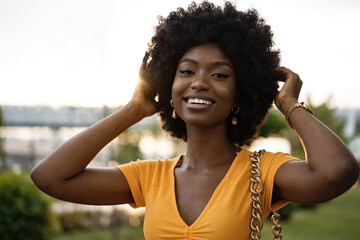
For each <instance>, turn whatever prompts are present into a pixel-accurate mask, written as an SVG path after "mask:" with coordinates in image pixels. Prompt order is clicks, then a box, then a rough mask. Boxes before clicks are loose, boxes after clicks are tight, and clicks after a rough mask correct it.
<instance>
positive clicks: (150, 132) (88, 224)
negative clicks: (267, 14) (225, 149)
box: [0, 103, 360, 240]
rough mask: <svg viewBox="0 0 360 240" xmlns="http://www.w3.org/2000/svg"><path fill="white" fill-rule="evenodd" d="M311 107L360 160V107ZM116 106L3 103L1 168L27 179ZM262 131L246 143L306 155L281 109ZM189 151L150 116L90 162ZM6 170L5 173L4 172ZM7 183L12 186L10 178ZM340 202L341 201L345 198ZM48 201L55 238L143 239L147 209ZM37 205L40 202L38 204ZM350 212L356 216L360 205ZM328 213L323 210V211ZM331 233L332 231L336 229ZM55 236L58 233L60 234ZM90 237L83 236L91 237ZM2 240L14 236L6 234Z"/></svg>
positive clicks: (107, 162) (98, 163)
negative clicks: (78, 233) (103, 233)
mask: <svg viewBox="0 0 360 240" xmlns="http://www.w3.org/2000/svg"><path fill="white" fill-rule="evenodd" d="M311 107H312V108H313V109H314V111H315V112H316V113H317V114H318V116H317V117H318V118H319V119H320V120H321V121H323V122H324V123H325V124H326V125H327V126H329V127H330V128H331V129H332V130H333V131H334V132H335V133H336V134H337V135H339V136H340V137H341V138H342V139H343V140H344V141H345V143H346V144H347V145H348V146H349V148H350V149H351V150H352V152H353V153H354V155H355V156H356V158H357V160H358V161H359V163H360V109H331V108H329V107H328V105H327V104H326V103H324V104H322V105H320V106H311ZM114 111H116V109H115V108H109V107H106V106H104V107H99V108H88V107H73V106H64V107H59V108H53V107H50V106H9V105H3V106H0V173H6V172H15V173H16V174H21V173H25V175H26V178H29V171H30V170H31V169H32V168H33V166H34V165H35V164H36V163H38V162H39V161H41V160H42V159H43V158H44V157H45V156H46V155H47V154H49V153H50V152H51V151H52V150H54V149H55V148H56V147H57V146H59V145H60V144H61V143H63V142H64V141H66V140H67V139H69V138H71V137H72V136H74V135H75V134H77V133H78V132H80V131H82V130H83V129H85V128H86V127H88V126H90V125H92V124H94V123H96V122H97V121H99V120H101V119H103V118H104V117H106V116H108V115H109V114H111V113H112V112H114ZM274 119H275V121H274ZM259 135H260V136H259V137H258V138H257V139H255V140H254V141H253V142H252V143H251V145H250V146H248V148H250V149H251V150H257V149H259V148H265V149H266V150H267V151H283V152H290V153H291V154H293V155H294V156H296V157H299V158H302V157H303V155H302V154H303V153H301V152H302V147H301V144H300V143H299V140H298V138H297V137H296V134H294V131H292V130H291V129H290V128H289V127H288V125H287V123H286V121H285V120H284V117H283V116H282V114H281V113H280V112H279V111H277V110H272V111H270V114H269V117H268V120H267V121H265V123H264V124H263V126H262V127H261V129H260V132H259ZM185 151H186V145H185V144H184V143H183V142H182V141H179V140H175V139H172V138H171V137H170V136H168V134H164V132H163V131H162V129H161V127H160V124H159V120H158V119H157V116H152V117H148V118H145V119H143V120H142V121H140V122H138V123H137V124H135V125H134V126H132V127H131V128H129V129H128V130H126V131H125V132H124V133H123V134H121V135H119V136H118V137H117V138H116V139H114V140H113V141H112V142H111V143H110V144H108V145H107V146H106V147H105V148H104V149H103V150H101V151H100V152H99V154H98V155H97V156H96V157H95V159H94V160H93V161H92V162H91V163H90V165H91V166H100V167H104V166H116V165H118V164H122V163H127V162H130V161H135V160H136V159H155V158H165V157H169V158H171V157H174V156H176V155H178V154H180V153H183V152H185ZM4 170H5V171H4ZM5 175H6V174H5ZM5 175H4V174H3V176H5ZM1 181H3V182H4V178H2V180H1V175H0V185H1ZM11 181H14V180H11ZM8 184H9V186H10V187H11V186H12V185H11V183H8ZM30 184H32V183H30ZM21 185H25V182H24V183H20V184H18V186H17V187H20V188H21ZM4 186H5V185H3V189H2V187H1V186H0V191H2V190H3V191H6V187H4ZM31 187H32V188H33V190H32V191H36V192H40V191H39V190H37V189H36V188H35V186H33V184H32V186H31V185H28V188H29V189H30V188H31ZM34 189H35V190H34ZM11 191H13V190H11ZM41 194H42V193H41ZM26 195H29V193H25V194H24V196H23V197H25V198H26ZM42 195H44V194H42ZM359 197H360V194H359V192H358V188H356V189H355V190H354V191H350V193H349V194H347V195H346V196H345V199H346V201H348V203H346V204H355V205H356V203H355V202H357V200H356V199H357V198H359ZM9 198H10V199H11V200H12V199H15V198H18V195H14V196H12V197H9ZM0 205H1V199H0ZM15 205H16V204H15ZM337 205H341V202H339V203H337ZM337 205H336V206H337ZM355 205H354V206H355ZM49 206H50V207H49V208H50V209H51V212H52V214H53V215H54V216H56V217H55V218H53V220H51V221H50V222H51V223H52V224H53V225H54V222H58V224H59V226H60V227H58V230H56V232H57V234H58V235H55V239H56V240H57V239H62V238H61V234H66V233H67V234H70V233H74V232H76V231H77V230H82V231H85V232H89V233H91V234H94V233H98V234H100V232H101V231H102V230H101V229H108V230H107V234H111V235H106V237H99V238H96V237H95V238H91V239H110V238H111V239H143V235H142V224H143V221H144V214H145V210H144V208H139V209H132V208H131V207H130V206H128V205H117V206H86V205H80V204H73V203H67V202H63V201H58V200H55V199H52V200H51V201H50V204H49ZM289 206H290V208H288V209H285V208H284V209H285V210H283V209H282V210H283V213H282V216H283V217H284V215H285V216H287V217H285V220H286V218H289V216H290V213H292V212H294V209H299V206H297V205H294V204H290V205H289ZM294 206H295V207H294ZM336 206H335V207H336ZM34 208H37V206H35V205H34ZM289 209H290V210H289ZM24 211H25V210H24ZM24 211H23V212H24ZM26 211H27V210H26ZM26 211H25V212H26ZM352 211H353V212H354V214H355V215H356V214H357V213H356V212H358V211H359V210H356V209H354V210H352ZM284 213H285V214H284ZM326 214H327V213H326V212H325V213H324V215H326ZM326 216H327V215H326ZM7 218H8V219H10V220H9V221H10V223H11V224H13V223H15V222H17V220H14V219H18V218H19V216H18V213H17V214H15V215H14V218H11V217H7ZM23 218H24V217H23ZM33 218H34V217H33ZM11 219H12V220H11ZM54 219H55V220H54ZM2 220H4V219H2ZM2 220H1V219H0V227H1V225H2V224H4V225H6V226H5V232H6V231H8V232H10V229H9V226H11V225H9V224H5V223H4V221H3V222H2ZM26 224H28V225H25V226H27V227H30V228H33V226H31V220H30V222H28V223H26ZM289 224H290V223H289ZM324 224H325V223H324ZM7 228H8V230H7ZM23 228H25V227H23ZM52 228H54V226H53V227H52ZM55 228H56V227H55ZM327 231H328V230H327ZM269 232H270V231H269ZM348 232H349V234H350V235H351V234H352V235H354V234H357V233H356V231H348ZM59 234H60V235H59ZM84 234H86V233H84ZM296 234H297V233H296ZM329 234H332V235H333V234H334V233H329ZM0 235H1V234H0ZM56 236H60V237H58V238H56ZM66 236H68V235H66ZM86 236H87V235H83V237H85V238H87V237H86ZM124 236H125V237H124ZM4 239H13V238H11V237H10V238H6V237H5V238H4ZM65 239H68V238H67V237H66V238H65ZM71 239H73V238H71ZM74 239H76V238H74ZM318 239H319V238H318ZM324 239H325V238H324ZM334 239H335V238H334ZM343 239H346V238H343Z"/></svg>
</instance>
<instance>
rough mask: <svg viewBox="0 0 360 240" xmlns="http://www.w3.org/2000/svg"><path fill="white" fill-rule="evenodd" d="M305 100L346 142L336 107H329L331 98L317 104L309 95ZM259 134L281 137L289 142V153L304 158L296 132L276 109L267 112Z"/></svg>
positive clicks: (316, 115)
mask: <svg viewBox="0 0 360 240" xmlns="http://www.w3.org/2000/svg"><path fill="white" fill-rule="evenodd" d="M307 102H308V105H309V106H310V108H311V109H312V110H313V111H314V115H315V117H316V118H317V119H319V120H320V121H321V122H323V123H324V124H325V125H326V126H327V127H328V128H330V129H331V130H332V131H333V132H334V133H335V134H336V135H338V136H339V137H340V138H341V139H342V140H343V141H344V142H345V143H347V142H348V139H346V138H345V137H344V134H343V130H344V127H345V123H344V122H342V121H340V120H339V119H338V118H336V115H335V113H336V108H332V107H330V105H331V98H328V99H327V100H326V101H325V102H323V103H321V104H320V105H317V106H315V105H314V104H313V103H312V101H311V98H310V97H308V98H307ZM259 136H262V137H268V136H278V137H283V138H285V139H287V140H289V142H290V145H291V154H292V155H293V156H294V157H297V158H299V159H305V153H304V150H303V147H302V144H301V142H300V140H299V138H298V136H297V134H296V132H295V131H294V130H292V129H291V128H290V127H289V126H288V124H287V122H286V120H285V117H284V116H283V114H282V113H281V112H280V111H279V110H278V109H272V110H271V111H270V112H269V115H268V117H267V119H266V120H265V122H264V123H263V125H262V126H261V127H260V130H259Z"/></svg>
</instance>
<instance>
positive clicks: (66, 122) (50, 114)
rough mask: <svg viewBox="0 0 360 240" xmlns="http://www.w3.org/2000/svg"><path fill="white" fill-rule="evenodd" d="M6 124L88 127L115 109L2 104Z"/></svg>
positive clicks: (16, 125)
mask: <svg viewBox="0 0 360 240" xmlns="http://www.w3.org/2000/svg"><path fill="white" fill-rule="evenodd" d="M1 109H2V116H3V120H4V125H5V126H7V127H50V128H53V129H56V128H60V127H87V126H90V125H92V124H94V123H96V122H97V121H99V120H101V119H103V118H104V117H105V116H107V115H109V114H110V113H112V112H113V111H114V110H115V109H114V108H108V107H102V108H84V107H71V106H65V107H60V108H58V109H56V108H52V107H49V106H1Z"/></svg>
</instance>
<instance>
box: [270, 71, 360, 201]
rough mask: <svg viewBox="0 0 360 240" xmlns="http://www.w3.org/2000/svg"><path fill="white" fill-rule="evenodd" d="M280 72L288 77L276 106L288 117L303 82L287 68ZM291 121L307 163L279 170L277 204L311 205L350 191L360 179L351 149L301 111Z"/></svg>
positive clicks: (289, 164) (293, 162)
mask: <svg viewBox="0 0 360 240" xmlns="http://www.w3.org/2000/svg"><path fill="white" fill-rule="evenodd" d="M277 71H279V72H280V73H283V74H285V75H286V80H285V84H284V86H283V88H282V89H281V91H280V92H279V94H278V96H277V98H276V99H275V104H276V106H277V107H278V108H279V110H280V111H281V112H282V113H283V114H284V115H286V114H287V112H288V110H289V109H290V108H291V107H292V106H293V105H294V104H295V103H297V102H298V96H299V93H300V89H301V86H302V81H301V80H300V78H299V76H298V75H297V74H295V73H294V72H292V71H290V70H289V69H287V68H283V67H279V68H277ZM289 120H290V122H291V125H292V127H293V128H294V130H295V131H296V132H297V134H298V136H299V138H300V140H301V142H302V145H303V148H304V151H305V155H306V161H290V162H287V163H285V164H283V165H282V166H281V167H280V168H279V169H278V171H277V173H276V176H275V188H274V191H275V192H274V196H277V197H276V198H277V199H275V200H279V199H284V200H290V201H293V202H298V203H304V204H312V203H319V202H324V201H327V200H330V199H332V198H334V197H336V196H338V195H340V194H342V193H343V192H345V191H346V190H348V189H349V188H350V187H351V186H352V185H353V184H354V183H355V181H356V180H357V179H358V176H359V166H358V164H357V162H356V159H355V157H354V156H353V154H352V153H351V152H350V150H349V149H348V147H347V146H346V145H345V144H344V143H343V142H342V141H341V140H340V139H339V138H338V137H337V136H336V135H335V134H334V133H333V132H332V131H331V130H330V129H329V128H328V127H326V126H325V125H324V124H323V123H322V122H320V121H319V120H318V119H317V118H316V117H315V116H314V115H313V114H311V113H310V112H308V111H307V110H306V109H304V108H302V107H298V108H295V109H294V110H293V111H292V112H291V115H290V119H289Z"/></svg>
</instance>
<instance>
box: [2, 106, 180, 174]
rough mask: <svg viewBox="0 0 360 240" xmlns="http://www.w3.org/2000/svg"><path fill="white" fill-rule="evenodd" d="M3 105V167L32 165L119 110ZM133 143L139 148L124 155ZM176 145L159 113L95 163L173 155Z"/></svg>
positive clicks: (111, 144) (110, 147)
mask: <svg viewBox="0 0 360 240" xmlns="http://www.w3.org/2000/svg"><path fill="white" fill-rule="evenodd" d="M1 109H2V116H3V126H2V127H1V131H0V134H1V135H0V137H1V138H2V139H3V150H4V152H5V157H4V159H3V161H2V162H1V163H0V164H1V165H0V168H2V167H4V166H5V165H6V166H7V167H10V168H14V169H17V170H22V169H31V168H32V167H33V166H34V164H36V162H38V161H40V160H41V159H43V158H44V157H45V156H46V155H47V154H48V153H50V152H51V151H52V150H54V149H55V148H56V147H57V146H59V145H60V144H61V143H63V142H64V141H65V140H67V139H69V138H70V137H71V136H73V135H75V134H76V133H78V132H80V131H81V130H83V129H84V128H86V127H88V126H90V125H92V124H94V123H96V122H97V121H99V120H101V119H103V118H104V117H106V116H108V115H109V114H111V113H112V112H113V111H115V109H114V108H108V107H106V106H104V107H101V108H85V107H71V106H66V107H60V108H57V109H55V108H52V107H49V106H2V107H1ZM140 132H141V134H140ZM124 138H127V139H124ZM177 145H178V144H177ZM131 146H133V147H134V151H135V150H136V149H138V150H139V152H137V153H133V154H131V153H129V154H128V155H127V154H124V156H123V157H122V158H121V157H120V156H118V152H119V151H120V150H121V149H122V148H124V147H125V148H126V147H127V148H129V147H131ZM155 146H156V147H155ZM175 148H176V147H175V144H174V141H173V140H171V139H170V138H169V137H167V136H166V135H164V134H161V130H160V127H159V125H158V122H157V120H156V116H154V117H149V118H146V119H144V120H142V121H140V122H139V123H137V124H136V125H134V126H133V127H132V128H131V129H129V130H128V131H127V132H126V133H125V134H124V136H119V137H118V138H117V139H115V140H114V141H112V142H111V143H110V144H109V145H108V146H106V147H105V148H104V149H103V150H102V151H101V152H100V153H99V154H98V155H97V156H96V158H95V159H94V161H92V162H91V165H96V166H108V165H109V164H114V161H115V162H118V163H124V162H129V161H135V160H136V159H137V158H146V159H153V158H155V157H169V156H170V157H171V156H174V155H176V154H178V153H179V150H181V147H180V149H175ZM134 151H133V152H134ZM131 157H134V158H131Z"/></svg>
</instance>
